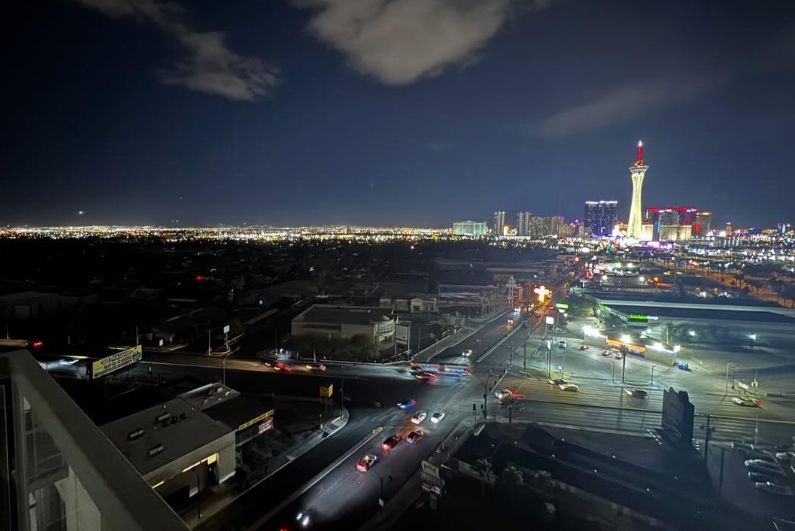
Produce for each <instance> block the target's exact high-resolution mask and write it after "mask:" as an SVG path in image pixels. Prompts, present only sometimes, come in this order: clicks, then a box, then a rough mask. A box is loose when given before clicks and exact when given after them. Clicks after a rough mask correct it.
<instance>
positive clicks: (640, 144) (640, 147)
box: [635, 140, 643, 166]
mask: <svg viewBox="0 0 795 531" xmlns="http://www.w3.org/2000/svg"><path fill="white" fill-rule="evenodd" d="M635 165H636V166H643V141H642V140H638V161H637V162H636V163H635Z"/></svg>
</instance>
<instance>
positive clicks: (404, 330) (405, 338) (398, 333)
mask: <svg viewBox="0 0 795 531" xmlns="http://www.w3.org/2000/svg"><path fill="white" fill-rule="evenodd" d="M395 343H397V344H398V345H404V346H409V327H408V326H406V325H395Z"/></svg>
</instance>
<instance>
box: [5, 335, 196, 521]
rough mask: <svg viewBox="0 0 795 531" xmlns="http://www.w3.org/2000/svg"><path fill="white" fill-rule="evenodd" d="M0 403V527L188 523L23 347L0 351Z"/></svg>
mask: <svg viewBox="0 0 795 531" xmlns="http://www.w3.org/2000/svg"><path fill="white" fill-rule="evenodd" d="M0 402H2V404H3V406H4V408H3V409H2V411H3V413H2V416H0V529H9V530H13V531H29V530H34V529H65V530H68V531H73V530H81V531H82V530H113V531H122V530H125V531H126V530H129V531H148V530H152V529H158V530H180V531H182V530H187V529H188V528H187V526H186V525H185V524H184V523H183V522H182V520H180V518H179V517H178V516H177V515H176V514H175V513H174V511H173V510H172V509H171V508H170V507H169V506H168V505H167V504H166V503H165V502H164V501H163V499H162V498H161V497H160V496H159V495H158V494H157V493H156V492H155V491H153V490H152V488H151V487H150V486H149V485H147V484H146V482H145V481H144V480H143V478H142V477H141V476H140V474H139V473H138V472H137V471H136V470H135V469H134V468H133V467H132V465H131V464H130V463H129V462H128V461H127V459H125V457H124V456H123V455H122V454H121V453H120V452H119V451H118V450H117V449H116V447H115V446H114V445H113V444H112V443H111V442H110V441H109V440H108V439H107V438H106V437H105V435H104V434H103V433H102V432H101V431H100V430H99V429H98V428H97V427H96V426H95V425H94V424H93V423H92V422H91V420H90V419H89V418H88V417H87V416H86V415H85V414H84V413H83V411H82V410H81V409H80V408H79V407H78V406H77V405H76V404H75V403H74V402H73V401H72V400H71V399H70V398H69V396H68V395H67V394H66V393H65V392H64V391H63V389H61V387H60V386H58V384H57V383H56V382H55V381H54V380H53V379H52V378H51V377H50V376H49V375H48V374H47V373H46V372H45V371H44V370H43V369H42V368H41V367H40V366H39V364H38V363H37V362H36V361H35V360H34V359H33V357H32V356H31V355H30V354H29V353H28V352H27V351H24V350H20V351H15V352H11V353H8V354H3V355H0Z"/></svg>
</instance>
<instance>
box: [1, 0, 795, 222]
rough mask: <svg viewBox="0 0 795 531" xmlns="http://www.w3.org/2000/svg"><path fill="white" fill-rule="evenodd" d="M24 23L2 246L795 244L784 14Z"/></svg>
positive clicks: (350, 14) (396, 5)
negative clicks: (618, 220)
mask: <svg viewBox="0 0 795 531" xmlns="http://www.w3.org/2000/svg"><path fill="white" fill-rule="evenodd" d="M19 4H21V5H22V7H21V8H19V10H18V11H17V12H16V13H15V14H14V16H7V17H3V22H2V25H3V35H4V41H5V45H4V46H3V47H2V52H0V53H2V59H3V74H4V75H3V79H4V82H3V83H2V85H1V87H2V88H0V90H1V91H2V101H3V103H4V105H3V117H2V125H3V126H2V129H0V131H2V137H0V224H3V225H23V224H30V225H44V224H58V225H77V224H111V223H112V224H163V225H178V226H187V225H216V224H221V223H223V224H241V225H242V224H243V223H247V224H270V225H301V224H311V223H314V224H369V225H379V226H391V225H406V226H423V227H428V226H440V227H441V226H450V225H451V224H452V222H453V221H456V220H463V219H476V220H484V221H486V220H489V221H490V220H491V213H492V212H493V211H494V210H505V211H507V213H508V214H507V220H508V221H509V222H510V223H511V224H513V223H514V222H515V213H516V212H517V211H519V210H530V211H532V212H533V213H534V214H537V215H544V216H548V215H556V214H561V215H564V216H566V218H567V219H575V218H581V217H582V212H583V207H582V204H583V201H585V200H589V199H618V200H619V202H620V213H621V216H622V217H623V218H624V219H626V217H627V215H628V204H629V199H630V193H631V185H630V178H629V171H628V167H629V165H630V164H631V163H632V162H633V161H634V156H635V146H636V144H637V141H638V140H639V139H642V140H643V142H644V145H645V159H646V161H647V163H648V165H649V166H650V169H649V171H648V173H647V175H646V182H645V187H644V201H643V204H644V208H645V207H647V206H679V205H682V206H694V207H697V208H699V209H702V210H710V211H712V212H713V213H714V221H713V226H714V225H716V224H719V223H723V222H725V221H729V220H730V221H732V222H734V224H735V226H738V225H739V226H748V225H761V226H770V225H774V224H775V223H777V222H782V221H795V219H793V218H795V216H793V211H794V210H795V209H794V208H793V197H794V196H795V176H794V175H793V166H794V165H795V153H794V152H793V149H792V145H793V140H792V136H793V131H794V130H795V2H792V1H783V0H782V1H775V0H758V1H754V2H752V1H746V0H720V1H718V0H664V1H663V0H644V1H639V0H535V1H532V0H525V1H522V0H514V1H511V0H259V1H252V0H245V1H234V2H233V1H223V2H221V1H217V0H212V1H210V0H199V1H196V0H194V1H191V2H187V1H184V2H174V1H170V2H160V1H157V0H71V1H67V0H62V1H47V0H32V1H28V2H20V3H19ZM78 211H84V214H83V215H82V216H81V215H78ZM176 220H179V221H178V222H177V221H176Z"/></svg>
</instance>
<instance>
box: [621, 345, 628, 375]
mask: <svg viewBox="0 0 795 531" xmlns="http://www.w3.org/2000/svg"><path fill="white" fill-rule="evenodd" d="M621 350H622V352H621V383H625V382H624V374H625V373H626V370H627V352H626V349H621Z"/></svg>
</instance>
